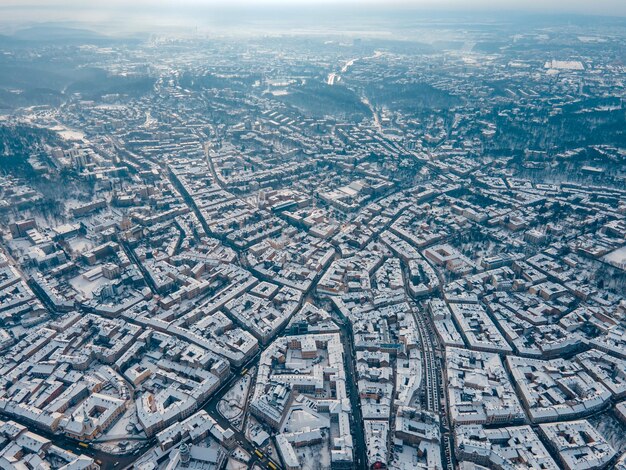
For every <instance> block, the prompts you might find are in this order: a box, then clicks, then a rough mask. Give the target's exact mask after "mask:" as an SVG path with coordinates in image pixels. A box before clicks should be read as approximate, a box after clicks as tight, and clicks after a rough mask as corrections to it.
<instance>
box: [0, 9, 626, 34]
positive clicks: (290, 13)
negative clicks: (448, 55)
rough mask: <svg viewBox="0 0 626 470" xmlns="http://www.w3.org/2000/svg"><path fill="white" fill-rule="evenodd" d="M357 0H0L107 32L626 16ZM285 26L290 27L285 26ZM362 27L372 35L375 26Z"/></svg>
mask: <svg viewBox="0 0 626 470" xmlns="http://www.w3.org/2000/svg"><path fill="white" fill-rule="evenodd" d="M355 2H356V0H341V1H339V2H331V1H330V0H319V1H318V2H311V1H308V0H304V1H300V2H297V1H296V2H289V3H286V2H285V1H284V0H282V1H281V0H261V1H260V2H254V3H252V2H250V1H246V0H234V1H232V2H228V3H227V4H225V2H221V1H212V0H209V1H200V0H184V1H181V2H173V1H171V0H164V1H158V2H150V1H148V0H139V2H134V3H133V5H131V6H124V5H122V4H121V3H120V1H119V0H112V1H110V2H106V3H104V2H96V3H95V4H94V3H90V4H89V5H85V4H82V3H80V4H78V3H77V2H75V1H72V0H53V1H51V2H41V1H38V0H30V1H26V2H20V3H17V2H14V1H12V0H11V1H4V0H0V13H1V15H0V16H1V19H0V34H4V35H11V34H13V33H15V32H17V31H20V30H24V29H28V28H31V27H41V26H57V27H64V28H77V29H87V30H90V31H93V32H97V33H99V34H104V35H110V36H124V35H131V36H132V35H142V34H155V33H156V34H158V33H164V34H171V33H176V32H185V31H186V32H189V29H190V28H192V29H197V30H198V31H202V32H206V31H213V32H216V33H217V34H220V33H223V32H228V33H232V34H236V33H237V32H245V33H255V32H256V33H263V32H271V33H274V32H278V33H287V34H289V33H295V32H297V31H298V29H299V28H301V29H302V31H301V32H306V31H305V30H306V29H316V30H319V31H329V32H332V33H341V32H344V33H345V34H348V35H350V34H351V33H353V32H354V29H355V27H356V29H357V30H358V25H359V24H362V25H365V26H367V27H368V30H369V29H370V28H371V26H372V25H374V24H380V25H383V24H388V25H393V26H398V25H400V26H402V25H409V24H410V25H411V27H413V26H414V25H416V24H420V23H424V25H432V24H436V23H437V22H441V23H442V24H444V25H445V24H446V23H452V24H461V23H463V22H465V21H467V22H469V23H471V24H475V25H479V24H482V23H484V24H490V23H492V22H494V21H495V20H498V21H500V20H502V19H506V20H509V21H511V22H512V23H519V22H522V21H524V20H531V21H533V22H545V23H548V25H545V26H549V23H550V22H551V21H555V22H560V23H562V22H568V21H571V22H574V23H577V22H581V21H601V22H605V21H609V22H610V21H615V22H617V23H619V24H621V23H622V21H623V20H626V2H614V1H613V0H602V1H600V2H599V3H596V4H594V7H595V8H594V9H593V11H591V10H590V9H588V8H581V7H582V5H581V4H582V3H583V2H573V3H567V5H564V8H557V4H559V3H562V2H559V1H557V0H552V1H547V2H536V1H533V2H531V3H530V4H527V5H526V6H525V7H523V6H522V5H521V3H525V2H519V1H511V2H507V3H506V4H504V5H503V4H501V3H499V4H498V7H497V8H494V9H490V8H489V6H490V5H491V4H493V3H494V2H491V1H489V0H482V1H479V2H474V3H473V5H472V6H471V7H470V6H468V5H465V4H463V5H461V2H459V1H455V0H450V1H446V2H444V3H443V4H441V3H437V2H433V1H431V0H422V1H414V0H413V1H411V0H408V1H396V2H392V3H391V4H389V3H382V2H381V1H376V0H373V1H365V2H364V3H362V4H361V3H359V4H356V3H355ZM436 3H437V4H436ZM526 3H527V2H526ZM540 4H541V5H542V6H540ZM446 5H447V7H446ZM609 10H610V11H611V13H610V14H609ZM285 26H287V30H285V29H284V27H285ZM365 32H366V33H371V34H373V35H376V34H375V33H376V31H373V32H372V31H365Z"/></svg>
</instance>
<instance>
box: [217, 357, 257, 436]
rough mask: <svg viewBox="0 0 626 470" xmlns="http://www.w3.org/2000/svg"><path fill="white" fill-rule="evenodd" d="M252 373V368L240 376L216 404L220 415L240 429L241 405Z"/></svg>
mask: <svg viewBox="0 0 626 470" xmlns="http://www.w3.org/2000/svg"><path fill="white" fill-rule="evenodd" d="M254 373H255V370H254V368H253V369H252V370H250V371H249V372H248V373H247V374H246V375H244V376H242V377H241V379H239V380H238V381H237V382H235V384H234V385H233V386H232V387H231V388H230V390H228V392H227V393H226V394H225V395H224V397H223V398H222V399H221V400H220V402H219V403H218V404H217V409H218V411H219V412H220V413H221V414H222V416H224V418H226V419H228V420H230V421H231V422H232V424H233V426H235V427H236V428H237V429H240V430H241V428H242V424H243V417H244V415H243V411H244V409H243V406H244V404H245V403H247V399H248V392H249V391H250V384H251V383H252V378H253V377H254Z"/></svg>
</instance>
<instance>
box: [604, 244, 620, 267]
mask: <svg viewBox="0 0 626 470" xmlns="http://www.w3.org/2000/svg"><path fill="white" fill-rule="evenodd" d="M603 259H604V261H606V262H607V263H609V264H612V265H613V266H625V267H626V245H624V246H623V247H621V248H618V249H617V250H613V251H611V252H610V253H608V254H606V255H604V258H603Z"/></svg>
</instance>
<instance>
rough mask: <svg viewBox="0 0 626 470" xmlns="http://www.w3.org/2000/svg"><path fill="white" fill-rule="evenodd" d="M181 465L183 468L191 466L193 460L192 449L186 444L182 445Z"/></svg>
mask: <svg viewBox="0 0 626 470" xmlns="http://www.w3.org/2000/svg"><path fill="white" fill-rule="evenodd" d="M179 452H180V464H181V465H182V466H183V467H188V466H189V461H190V460H191V449H190V448H189V446H188V445H187V444H185V443H184V442H183V443H182V444H181V445H180V450H179Z"/></svg>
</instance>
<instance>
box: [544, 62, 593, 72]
mask: <svg viewBox="0 0 626 470" xmlns="http://www.w3.org/2000/svg"><path fill="white" fill-rule="evenodd" d="M543 67H544V68H546V69H553V70H584V69H585V67H583V64H582V62H580V61H579V60H549V61H547V62H546V63H545V64H544V66H543Z"/></svg>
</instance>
